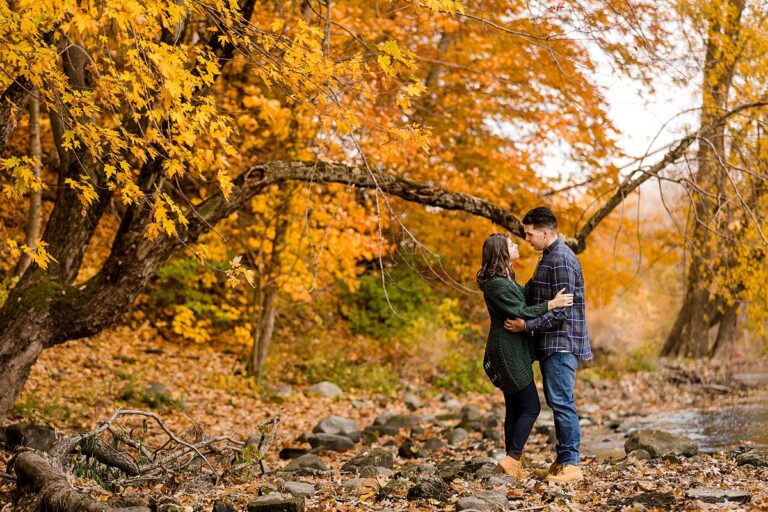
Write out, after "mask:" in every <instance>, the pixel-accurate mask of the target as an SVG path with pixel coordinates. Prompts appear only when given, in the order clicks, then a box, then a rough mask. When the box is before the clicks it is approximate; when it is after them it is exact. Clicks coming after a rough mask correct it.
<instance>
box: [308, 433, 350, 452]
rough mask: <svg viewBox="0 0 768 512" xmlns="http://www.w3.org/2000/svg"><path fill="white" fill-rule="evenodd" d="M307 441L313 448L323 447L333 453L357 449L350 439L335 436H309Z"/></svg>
mask: <svg viewBox="0 0 768 512" xmlns="http://www.w3.org/2000/svg"><path fill="white" fill-rule="evenodd" d="M305 439H306V440H307V442H308V443H309V444H310V446H312V448H318V447H322V448H325V449H326V450H331V451H333V452H346V451H347V450H353V449H354V448H355V443H354V442H352V440H351V439H350V438H348V437H345V436H337V435H334V434H308V435H307V436H305Z"/></svg>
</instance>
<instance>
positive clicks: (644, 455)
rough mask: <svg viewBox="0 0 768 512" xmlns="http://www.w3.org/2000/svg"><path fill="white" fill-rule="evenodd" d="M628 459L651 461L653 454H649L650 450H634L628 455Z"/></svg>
mask: <svg viewBox="0 0 768 512" xmlns="http://www.w3.org/2000/svg"><path fill="white" fill-rule="evenodd" d="M627 457H628V458H629V457H632V458H634V459H637V460H649V459H650V458H651V454H650V453H648V450H642V449H640V450H632V451H631V452H629V453H628V454H627Z"/></svg>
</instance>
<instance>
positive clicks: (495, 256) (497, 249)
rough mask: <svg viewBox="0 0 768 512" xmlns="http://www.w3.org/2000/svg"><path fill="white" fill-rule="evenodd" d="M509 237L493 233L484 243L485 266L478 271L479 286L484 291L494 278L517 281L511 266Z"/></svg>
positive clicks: (504, 234)
mask: <svg viewBox="0 0 768 512" xmlns="http://www.w3.org/2000/svg"><path fill="white" fill-rule="evenodd" d="M508 240H509V235H508V234H506V233H493V234H492V235H491V236H489V237H488V238H486V239H485V242H483V265H482V267H480V270H478V271H477V286H478V287H479V288H480V289H481V290H482V289H483V286H484V285H485V283H486V282H487V281H488V280H489V279H490V278H492V277H506V278H507V279H510V280H512V281H514V280H515V271H514V270H512V265H510V263H511V262H510V254H509V244H508Z"/></svg>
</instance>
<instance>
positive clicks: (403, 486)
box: [381, 478, 413, 499]
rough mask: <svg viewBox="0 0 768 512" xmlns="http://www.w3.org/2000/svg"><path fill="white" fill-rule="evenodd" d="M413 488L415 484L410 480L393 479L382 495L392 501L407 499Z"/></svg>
mask: <svg viewBox="0 0 768 512" xmlns="http://www.w3.org/2000/svg"><path fill="white" fill-rule="evenodd" d="M412 486H413V483H412V482H411V481H410V480H407V479H405V478H393V479H391V480H390V481H389V482H387V484H386V485H385V486H384V487H383V488H382V489H381V495H383V496H386V497H387V498H390V499H398V498H400V499H402V498H406V497H407V496H408V491H409V490H410V488H411V487H412Z"/></svg>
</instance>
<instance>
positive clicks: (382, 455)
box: [341, 448, 395, 473]
mask: <svg viewBox="0 0 768 512" xmlns="http://www.w3.org/2000/svg"><path fill="white" fill-rule="evenodd" d="M394 465H395V457H394V455H393V454H392V452H390V451H388V450H384V449H382V448H376V449H373V450H368V451H366V452H363V453H361V454H360V455H358V456H357V457H353V458H351V459H349V460H348V461H347V462H346V464H344V465H343V466H342V467H341V471H342V472H343V473H359V472H360V470H361V469H362V468H364V467H370V466H376V467H382V468H387V469H392V467H393V466H394Z"/></svg>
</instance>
